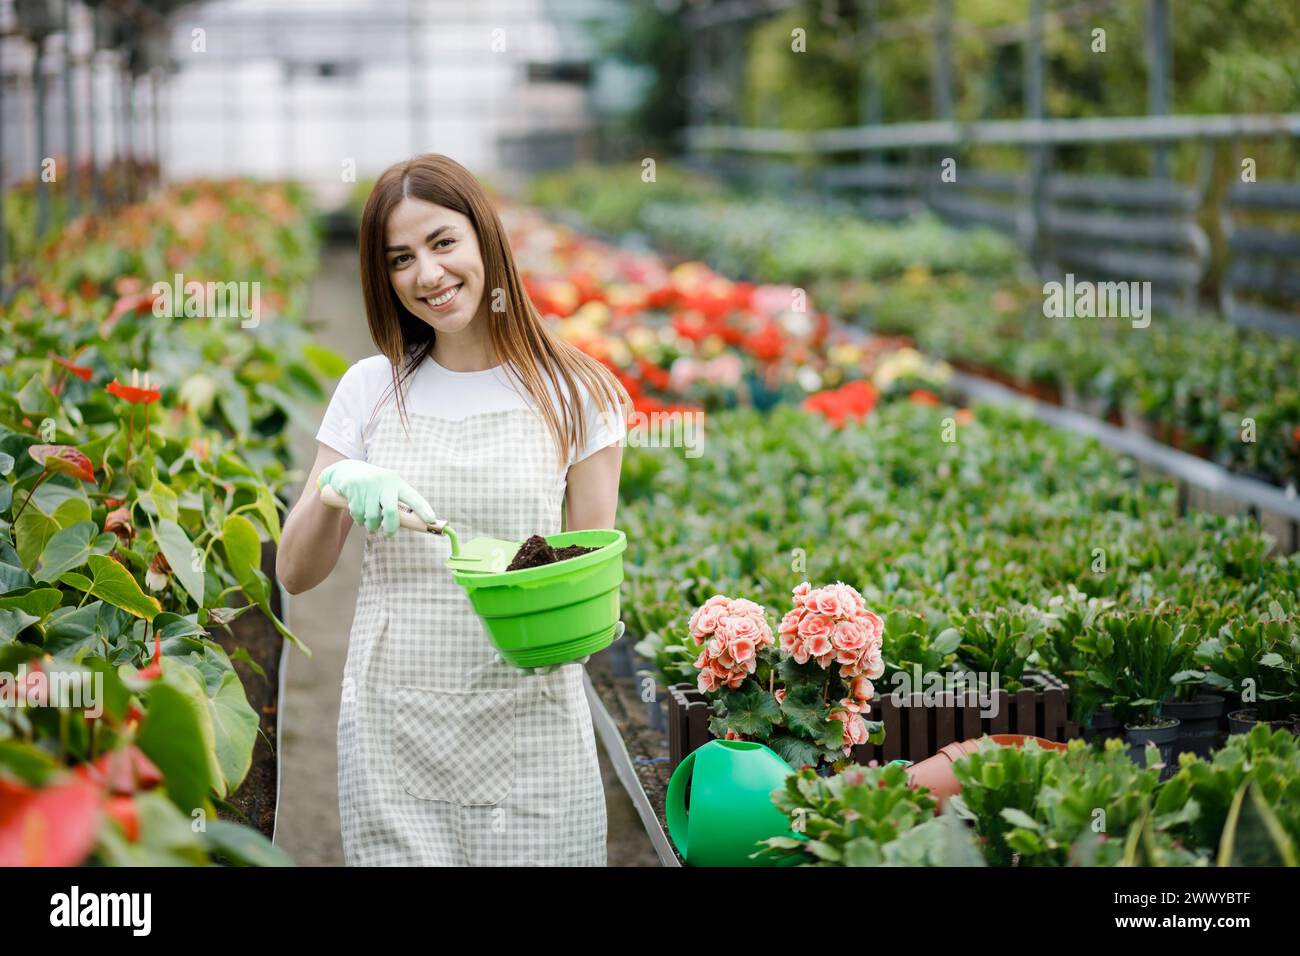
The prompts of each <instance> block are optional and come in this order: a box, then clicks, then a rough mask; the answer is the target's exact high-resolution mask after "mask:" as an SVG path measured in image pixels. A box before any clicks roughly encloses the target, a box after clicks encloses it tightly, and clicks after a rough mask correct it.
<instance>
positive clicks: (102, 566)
mask: <svg viewBox="0 0 1300 956" xmlns="http://www.w3.org/2000/svg"><path fill="white" fill-rule="evenodd" d="M86 563H87V564H88V565H89V566H90V572H91V574H92V575H94V577H93V579H87V578H86V577H85V576H83V575H81V574H78V573H77V572H75V571H68V572H67V573H65V574H64V575H63V577H62V578H61V579H60V580H61V581H62V582H63V583H64V584H68V585H71V586H72V587H74V588H76V589H77V590H79V591H86V592H89V593H90V594H93V595H94V596H95V597H97V598H101V599H102V600H104V601H107V602H108V603H109V604H112V605H113V606H114V607H120V608H121V609H122V610H124V611H126V612H127V613H129V614H134V615H135V616H136V617H142V618H144V619H145V620H146V621H152V620H153V619H154V618H155V617H156V616H157V615H158V614H159V612H161V611H162V605H161V604H159V603H158V599H157V598H153V597H150V596H149V595H147V594H145V593H144V592H143V591H142V590H140V585H139V584H138V583H137V582H136V580H135V578H133V577H131V575H130V574H129V573H128V572H127V570H126V568H124V567H122V566H121V565H120V564H118V563H117V562H116V561H114V560H113V559H112V558H106V557H104V556H103V555H102V554H92V555H91V556H90V559H89V560H88V561H87V562H86Z"/></svg>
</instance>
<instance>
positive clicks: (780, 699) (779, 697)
mask: <svg viewBox="0 0 1300 956" xmlns="http://www.w3.org/2000/svg"><path fill="white" fill-rule="evenodd" d="M772 696H773V697H775V698H776V702H777V703H778V704H784V703H785V688H784V687H778V688H777V689H776V690H774V691H773V692H772Z"/></svg>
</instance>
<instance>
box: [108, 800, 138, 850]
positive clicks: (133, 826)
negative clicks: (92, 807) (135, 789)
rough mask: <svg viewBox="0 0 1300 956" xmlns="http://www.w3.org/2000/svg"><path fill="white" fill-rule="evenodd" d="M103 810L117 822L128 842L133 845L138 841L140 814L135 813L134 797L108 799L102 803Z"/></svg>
mask: <svg viewBox="0 0 1300 956" xmlns="http://www.w3.org/2000/svg"><path fill="white" fill-rule="evenodd" d="M104 809H105V810H106V811H107V812H108V815H109V816H110V817H112V818H113V819H114V820H116V821H117V823H118V826H120V827H121V828H122V832H123V833H125V834H126V838H127V840H128V841H129V842H131V843H135V842H136V841H137V840H139V839H140V814H139V813H138V812H137V811H136V806H135V798H134V797H131V796H116V797H109V798H108V800H107V801H106V802H105V803H104Z"/></svg>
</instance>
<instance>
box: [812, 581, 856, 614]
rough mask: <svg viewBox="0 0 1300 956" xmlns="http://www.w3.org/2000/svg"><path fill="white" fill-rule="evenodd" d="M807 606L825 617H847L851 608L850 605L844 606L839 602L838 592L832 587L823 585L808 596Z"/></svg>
mask: <svg viewBox="0 0 1300 956" xmlns="http://www.w3.org/2000/svg"><path fill="white" fill-rule="evenodd" d="M808 606H809V607H810V608H812V609H813V610H815V611H817V613H819V614H825V615H826V616H827V617H848V616H849V615H850V614H851V613H852V610H853V609H852V607H851V606H850V607H844V606H842V605H841V604H840V593H839V592H838V591H836V590H835V589H834V588H833V587H825V588H821V589H820V590H818V591H815V592H813V594H812V595H810V597H809V601H808Z"/></svg>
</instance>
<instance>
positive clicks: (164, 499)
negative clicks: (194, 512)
mask: <svg viewBox="0 0 1300 956" xmlns="http://www.w3.org/2000/svg"><path fill="white" fill-rule="evenodd" d="M140 500H141V501H143V502H149V503H151V504H152V505H153V509H154V511H156V512H157V513H158V517H159V518H161V519H162V520H164V521H175V520H176V519H177V517H178V516H179V514H180V506H179V504H178V503H177V500H176V492H174V491H172V490H171V488H169V487H167V485H165V484H163V483H162V482H161V481H159V480H158V477H157V475H155V476H154V479H153V483H152V484H151V485H150V486H149V490H148V491H147V492H145V493H144V494H141V495H140ZM168 563H171V559H170V558H169V559H168Z"/></svg>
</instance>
